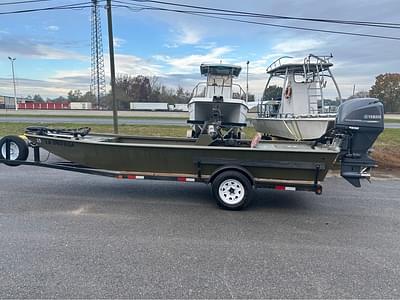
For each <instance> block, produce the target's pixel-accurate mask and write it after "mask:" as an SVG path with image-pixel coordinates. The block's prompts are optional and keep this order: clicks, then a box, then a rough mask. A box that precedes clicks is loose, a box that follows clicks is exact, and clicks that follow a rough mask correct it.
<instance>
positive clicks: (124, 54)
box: [0, 0, 400, 99]
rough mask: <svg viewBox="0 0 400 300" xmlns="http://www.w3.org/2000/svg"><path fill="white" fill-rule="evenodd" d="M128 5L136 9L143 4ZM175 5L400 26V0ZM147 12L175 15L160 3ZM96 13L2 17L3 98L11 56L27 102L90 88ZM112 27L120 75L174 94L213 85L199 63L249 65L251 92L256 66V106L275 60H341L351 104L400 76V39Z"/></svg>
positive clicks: (131, 18) (339, 76)
mask: <svg viewBox="0 0 400 300" xmlns="http://www.w3.org/2000/svg"><path fill="white" fill-rule="evenodd" d="M16 1H21V0H15V2H16ZM86 1H87V0H75V1H74V0H49V1H47V2H41V3H29V4H23V5H22V4H19V5H10V4H6V3H8V2H13V1H12V0H0V13H1V12H6V11H13V10H20V9H27V8H39V7H50V6H58V5H62V4H73V3H82V2H86ZM124 1H125V2H131V3H132V5H134V4H135V3H137V2H135V1H132V0H124ZM171 2H172V0H171ZM141 3H143V2H141ZM174 3H180V4H190V5H198V6H207V7H213V8H221V9H234V10H240V11H247V12H256V13H262V14H276V15H286V16H295V17H307V18H322V19H324V18H327V19H342V20H357V21H375V22H395V23H400V17H399V16H400V15H399V11H400V1H399V0H380V1H370V0H367V1H364V0H358V1H356V0H335V1H328V0H326V1H320V0H319V1H314V0H302V1H299V0H298V1H288V0H247V1H233V0H213V1H211V0H210V1H209V0H201V1H194V0H179V1H174ZM1 4H3V5H1ZM114 4H117V3H116V2H114ZM146 5H151V6H153V7H154V6H157V7H163V8H167V7H168V8H171V7H170V6H165V5H161V4H155V3H147V4H146ZM90 14H91V10H90V8H85V9H79V10H58V11H43V12H35V13H24V14H13V15H0V95H10V96H11V95H13V85H12V71H11V63H10V61H9V59H8V56H11V57H14V58H16V61H15V71H16V78H17V96H18V97H25V96H27V95H35V94H40V95H41V96H42V97H44V98H46V97H51V98H54V97H58V96H66V95H67V93H68V91H69V90H72V89H79V90H81V91H83V92H86V91H88V90H89V89H90V67H91V61H90V53H91V48H90V32H91V31H90ZM101 18H102V31H103V47H104V57H105V62H106V63H105V65H106V76H107V82H109V63H108V60H109V55H108V40H107V23H106V11H105V9H104V4H102V5H101ZM253 21H257V22H268V23H272V24H281V25H289V26H302V27H310V28H318V29H323V30H340V31H347V32H349V31H351V32H356V33H368V34H375V35H385V36H394V37H400V29H389V28H372V27H360V26H349V25H341V24H326V23H310V22H301V21H295V20H285V21H284V20H279V21H278V20H268V19H253ZM113 27H114V45H115V53H116V57H115V58H116V73H117V74H119V75H121V74H122V75H132V76H136V75H146V76H157V78H158V81H159V82H160V83H161V84H164V85H166V86H168V87H171V88H177V87H179V86H180V87H183V88H185V89H187V90H192V89H193V88H194V86H195V85H196V83H197V82H199V81H201V80H204V78H201V76H200V72H199V66H200V64H201V63H220V62H222V63H226V64H235V65H239V66H241V67H242V73H241V74H240V76H239V78H238V83H239V84H241V85H242V86H243V87H245V86H246V62H247V61H250V63H249V91H250V93H253V94H255V95H256V99H257V98H259V97H260V96H261V95H262V92H263V90H264V87H265V83H266V80H267V74H266V72H265V70H266V68H267V67H268V66H269V65H270V63H272V62H273V61H274V60H275V59H277V58H279V57H281V56H291V57H294V58H296V59H302V58H304V57H305V56H307V55H308V54H309V53H313V54H316V55H329V54H331V53H332V55H333V58H332V59H331V62H332V63H333V64H334V66H333V68H332V72H333V74H334V75H335V78H336V80H337V82H338V85H339V87H340V90H341V92H342V96H343V97H348V96H350V95H351V94H352V91H353V86H354V85H355V89H356V91H366V90H369V88H370V87H371V85H373V83H374V81H375V77H376V76H377V75H379V74H381V73H393V72H400V56H399V53H400V51H399V50H400V40H387V39H377V38H366V37H356V36H346V35H338V34H328V33H322V32H311V31H302V30H294V29H286V28H277V27H270V26H261V25H255V24H244V23H239V22H232V21H227V20H217V19H213V18H207V17H201V16H195V15H189V14H181V13H176V12H168V11H159V10H132V9H127V8H124V7H114V8H113ZM108 89H109V87H108Z"/></svg>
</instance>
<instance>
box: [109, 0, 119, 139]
mask: <svg viewBox="0 0 400 300" xmlns="http://www.w3.org/2000/svg"><path fill="white" fill-rule="evenodd" d="M107 20H108V47H109V50H110V71H111V95H112V107H113V123H114V133H115V134H117V133H118V105H117V100H116V99H115V64H114V37H113V28H112V13H111V0H107Z"/></svg>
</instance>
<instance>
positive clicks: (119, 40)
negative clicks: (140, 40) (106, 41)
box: [114, 37, 126, 48]
mask: <svg viewBox="0 0 400 300" xmlns="http://www.w3.org/2000/svg"><path fill="white" fill-rule="evenodd" d="M125 43H126V40H124V39H122V38H119V37H114V47H115V48H121V47H122V45H123V44H125Z"/></svg>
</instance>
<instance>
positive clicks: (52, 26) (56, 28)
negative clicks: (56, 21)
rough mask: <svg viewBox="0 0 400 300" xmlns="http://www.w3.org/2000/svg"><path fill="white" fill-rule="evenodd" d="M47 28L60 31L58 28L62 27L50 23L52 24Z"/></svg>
mask: <svg viewBox="0 0 400 300" xmlns="http://www.w3.org/2000/svg"><path fill="white" fill-rule="evenodd" d="M46 29H47V30H48V31H58V30H60V27H58V26H56V25H50V26H47V27H46Z"/></svg>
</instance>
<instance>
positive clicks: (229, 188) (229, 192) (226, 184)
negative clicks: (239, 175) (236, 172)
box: [218, 179, 245, 205]
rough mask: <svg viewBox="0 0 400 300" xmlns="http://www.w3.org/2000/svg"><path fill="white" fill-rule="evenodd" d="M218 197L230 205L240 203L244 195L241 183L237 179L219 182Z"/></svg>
mask: <svg viewBox="0 0 400 300" xmlns="http://www.w3.org/2000/svg"><path fill="white" fill-rule="evenodd" d="M218 194H219V197H220V199H221V200H222V201H223V202H225V203H227V204H230V205H235V204H238V203H240V202H241V201H242V200H243V198H244V196H245V189H244V186H243V184H242V183H241V182H240V181H239V180H237V179H227V180H225V181H223V182H222V183H221V185H220V186H219V189H218Z"/></svg>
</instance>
